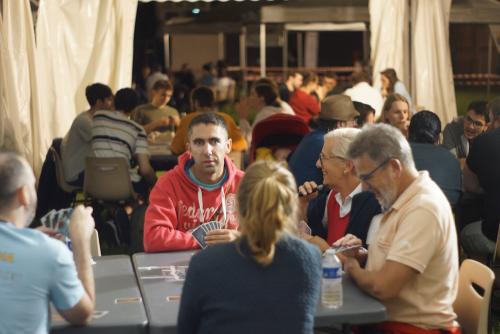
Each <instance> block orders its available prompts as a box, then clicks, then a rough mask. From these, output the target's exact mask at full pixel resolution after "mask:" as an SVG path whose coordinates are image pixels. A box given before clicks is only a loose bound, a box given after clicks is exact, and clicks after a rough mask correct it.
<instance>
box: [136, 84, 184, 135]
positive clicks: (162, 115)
mask: <svg viewBox="0 0 500 334" xmlns="http://www.w3.org/2000/svg"><path fill="white" fill-rule="evenodd" d="M173 93H174V89H173V87H172V84H170V82H168V81H167V80H158V81H156V82H155V83H154V85H153V90H152V93H151V103H147V104H143V105H141V106H138V107H137V108H136V109H135V110H134V112H133V113H132V120H134V121H135V122H137V123H139V124H140V125H142V126H143V127H144V130H145V131H146V133H147V134H148V135H149V134H150V133H151V132H153V131H158V132H167V131H169V132H174V131H175V129H176V127H177V126H179V123H180V122H181V118H180V116H179V112H178V111H177V109H175V108H172V107H170V106H168V105H167V103H168V102H169V101H170V98H171V97H172V94H173Z"/></svg>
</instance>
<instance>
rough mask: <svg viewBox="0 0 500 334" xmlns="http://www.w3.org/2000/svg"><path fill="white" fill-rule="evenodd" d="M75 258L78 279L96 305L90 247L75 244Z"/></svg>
mask: <svg viewBox="0 0 500 334" xmlns="http://www.w3.org/2000/svg"><path fill="white" fill-rule="evenodd" d="M73 258H74V260H75V265H76V271H77V273H78V278H79V279H80V281H81V282H82V285H83V288H84V289H85V291H86V292H87V295H88V296H89V298H90V299H91V300H92V303H95V284H94V272H93V270H92V264H91V256H90V245H85V244H76V243H75V244H73Z"/></svg>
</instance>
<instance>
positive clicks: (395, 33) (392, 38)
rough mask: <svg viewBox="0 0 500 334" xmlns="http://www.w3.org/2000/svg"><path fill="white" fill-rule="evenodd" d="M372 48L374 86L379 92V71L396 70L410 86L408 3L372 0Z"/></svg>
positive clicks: (396, 0)
mask: <svg viewBox="0 0 500 334" xmlns="http://www.w3.org/2000/svg"><path fill="white" fill-rule="evenodd" d="M369 8H370V28H371V37H370V46H371V62H372V64H373V85H374V87H375V88H377V89H380V88H381V85H380V72H381V71H383V70H385V69H386V68H393V69H394V70H396V73H397V74H398V77H399V79H400V80H401V81H403V82H404V83H405V85H406V86H407V87H409V85H408V84H409V66H410V62H409V54H410V52H409V50H408V46H409V44H408V43H409V40H408V30H409V29H408V16H409V8H408V2H407V1H406V0H405V1H401V0H370V2H369Z"/></svg>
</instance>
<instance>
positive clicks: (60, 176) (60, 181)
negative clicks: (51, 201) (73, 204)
mask: <svg viewBox="0 0 500 334" xmlns="http://www.w3.org/2000/svg"><path fill="white" fill-rule="evenodd" d="M49 152H50V155H51V156H52V160H53V161H54V165H55V167H56V180H57V185H58V186H59V188H61V189H62V190H63V191H65V192H67V193H71V194H76V193H77V192H78V191H79V190H81V188H80V187H77V186H72V185H70V184H68V183H67V182H66V179H65V178H64V171H63V166H62V159H61V157H60V156H59V153H58V152H57V151H56V149H55V148H54V147H50V148H49Z"/></svg>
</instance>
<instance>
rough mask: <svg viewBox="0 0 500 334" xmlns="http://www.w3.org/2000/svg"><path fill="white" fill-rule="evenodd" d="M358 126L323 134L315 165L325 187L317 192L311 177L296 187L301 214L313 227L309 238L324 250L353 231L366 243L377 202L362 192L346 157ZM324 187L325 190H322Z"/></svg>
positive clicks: (370, 195)
mask: <svg viewBox="0 0 500 334" xmlns="http://www.w3.org/2000/svg"><path fill="white" fill-rule="evenodd" d="M359 131H360V130H359V129H354V128H344V129H336V130H333V131H330V132H329V133H327V134H326V135H325V141H324V145H323V149H322V151H321V153H320V155H319V159H318V161H317V162H316V166H317V167H318V168H320V169H321V171H322V172H323V185H324V186H325V187H323V188H321V187H320V189H322V190H321V191H320V192H319V194H318V191H317V190H318V185H317V184H316V183H315V182H314V181H308V182H305V183H304V184H303V185H302V186H300V187H299V193H300V194H301V195H302V196H301V205H302V213H303V216H302V218H305V219H306V220H307V223H308V225H309V226H310V228H311V230H312V237H310V238H308V237H306V238H307V239H308V241H309V242H311V243H313V244H315V245H317V246H318V247H319V248H320V249H321V251H325V250H326V249H327V248H329V247H330V245H332V244H333V243H334V242H335V241H336V240H338V239H340V238H341V237H343V236H344V235H345V234H346V233H351V234H354V235H356V236H357V237H358V238H360V239H361V240H363V243H364V244H366V240H367V235H368V229H369V228H370V223H371V220H372V218H373V216H375V215H377V214H379V213H380V206H379V205H378V202H377V200H376V199H375V197H374V196H373V195H372V194H369V193H367V192H363V190H362V187H361V183H360V180H359V179H358V178H357V177H356V173H355V170H354V166H353V164H352V162H351V161H350V160H349V159H347V158H346V152H347V149H348V148H349V144H350V143H351V142H352V141H353V140H354V138H355V137H356V135H357V134H358V133H359ZM325 188H326V190H325Z"/></svg>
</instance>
